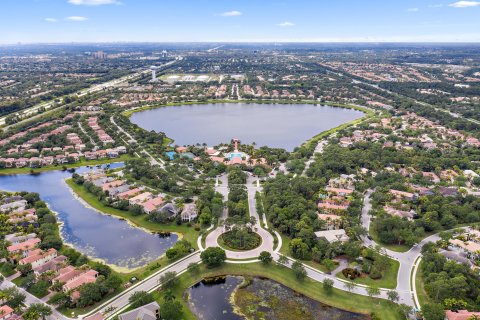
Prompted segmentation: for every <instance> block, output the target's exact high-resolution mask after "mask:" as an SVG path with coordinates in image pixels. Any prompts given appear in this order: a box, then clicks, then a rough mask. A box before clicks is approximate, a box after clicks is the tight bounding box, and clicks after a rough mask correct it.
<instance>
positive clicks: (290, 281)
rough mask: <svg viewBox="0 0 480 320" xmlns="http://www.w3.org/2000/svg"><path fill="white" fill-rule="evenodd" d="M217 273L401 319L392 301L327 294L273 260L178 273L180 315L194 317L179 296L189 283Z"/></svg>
mask: <svg viewBox="0 0 480 320" xmlns="http://www.w3.org/2000/svg"><path fill="white" fill-rule="evenodd" d="M219 275H244V276H260V277H265V278H269V279H272V280H275V281H277V282H279V283H281V284H283V285H285V286H287V287H289V288H291V289H293V290H295V291H297V292H299V293H301V294H303V295H305V296H307V297H309V298H312V299H315V300H318V301H320V302H322V303H325V304H328V305H330V306H333V307H336V308H340V309H343V310H348V311H351V312H357V313H363V314H370V313H372V312H375V313H376V314H377V315H380V316H381V318H382V319H384V320H394V319H402V318H401V316H399V315H398V313H397V311H396V308H395V306H394V304H393V303H391V302H389V301H386V300H382V299H373V298H369V297H366V296H360V295H355V294H352V293H349V292H346V291H343V290H338V289H333V291H332V293H330V294H327V293H326V292H325V290H323V287H322V284H321V283H319V282H316V281H313V280H311V279H309V278H307V279H305V280H303V281H299V280H297V279H296V278H295V276H294V274H293V271H292V270H290V269H288V268H286V267H283V266H279V265H276V264H272V265H269V266H264V265H262V264H261V263H249V264H224V265H223V266H221V267H219V268H215V269H206V268H205V267H204V266H203V265H202V266H201V272H199V273H198V274H192V273H190V272H186V273H184V274H182V275H181V276H180V277H179V284H178V285H177V286H176V287H175V289H174V290H173V293H174V295H175V297H177V299H178V300H179V301H181V302H182V304H183V306H184V308H183V310H184V316H183V319H185V320H190V319H192V320H193V319H196V317H195V316H194V315H193V314H192V313H191V312H190V309H189V308H188V304H187V302H186V301H184V299H182V297H184V292H185V290H187V289H188V288H189V287H191V286H192V285H194V284H195V283H197V282H198V281H200V280H201V279H202V278H204V277H211V276H219ZM155 297H156V299H157V300H158V301H159V302H160V303H163V293H162V292H161V291H160V292H159V291H156V292H155Z"/></svg>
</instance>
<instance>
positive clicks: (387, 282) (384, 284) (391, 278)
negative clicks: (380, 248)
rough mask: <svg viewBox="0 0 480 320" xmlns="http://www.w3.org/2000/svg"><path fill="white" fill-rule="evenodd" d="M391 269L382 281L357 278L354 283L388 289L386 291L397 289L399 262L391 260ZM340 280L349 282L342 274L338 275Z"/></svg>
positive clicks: (385, 273)
mask: <svg viewBox="0 0 480 320" xmlns="http://www.w3.org/2000/svg"><path fill="white" fill-rule="evenodd" d="M389 260H390V267H389V268H388V270H386V271H385V272H384V273H383V276H382V278H381V279H377V280H374V279H372V278H370V277H364V278H357V279H355V280H353V282H354V283H358V284H364V285H366V286H370V287H378V288H386V289H395V288H396V287H397V275H398V269H399V268H400V263H399V262H398V261H397V260H393V259H389ZM336 276H337V277H338V278H340V279H344V280H347V279H346V278H345V276H344V275H343V274H342V272H339V273H337V274H336Z"/></svg>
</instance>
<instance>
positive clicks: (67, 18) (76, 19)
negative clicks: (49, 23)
mask: <svg viewBox="0 0 480 320" xmlns="http://www.w3.org/2000/svg"><path fill="white" fill-rule="evenodd" d="M65 20H68V21H76V22H81V21H85V20H88V18H87V17H80V16H71V17H66V18H65Z"/></svg>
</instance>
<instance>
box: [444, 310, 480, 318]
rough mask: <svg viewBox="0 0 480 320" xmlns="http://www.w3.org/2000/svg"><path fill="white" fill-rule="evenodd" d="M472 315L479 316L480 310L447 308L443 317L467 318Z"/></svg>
mask: <svg viewBox="0 0 480 320" xmlns="http://www.w3.org/2000/svg"><path fill="white" fill-rule="evenodd" d="M472 316H480V312H469V311H467V310H458V311H457V312H454V311H451V310H447V312H446V313H445V319H447V320H469V319H471V317H472Z"/></svg>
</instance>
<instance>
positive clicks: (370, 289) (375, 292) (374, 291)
mask: <svg viewBox="0 0 480 320" xmlns="http://www.w3.org/2000/svg"><path fill="white" fill-rule="evenodd" d="M367 294H368V296H369V297H370V298H372V297H376V296H379V295H380V289H379V288H377V287H367Z"/></svg>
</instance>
